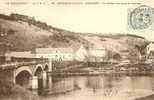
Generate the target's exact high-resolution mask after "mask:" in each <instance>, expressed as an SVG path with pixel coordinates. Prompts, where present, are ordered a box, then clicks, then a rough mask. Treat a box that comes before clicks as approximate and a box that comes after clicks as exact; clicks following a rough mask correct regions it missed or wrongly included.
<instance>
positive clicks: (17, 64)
mask: <svg viewBox="0 0 154 100" xmlns="http://www.w3.org/2000/svg"><path fill="white" fill-rule="evenodd" d="M48 62H49V61H48V60H47V59H45V60H44V59H40V60H33V61H28V62H27V61H22V62H7V63H3V64H1V65H0V69H2V70H5V69H13V68H18V67H20V66H29V65H36V64H42V63H48Z"/></svg>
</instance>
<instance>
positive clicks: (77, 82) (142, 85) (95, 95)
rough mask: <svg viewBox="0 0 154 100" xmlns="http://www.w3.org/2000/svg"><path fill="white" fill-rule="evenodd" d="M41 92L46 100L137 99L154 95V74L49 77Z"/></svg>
mask: <svg viewBox="0 0 154 100" xmlns="http://www.w3.org/2000/svg"><path fill="white" fill-rule="evenodd" d="M43 84H44V85H43ZM39 91H40V92H39V94H40V96H41V97H42V98H43V99H44V100H134V99H135V98H139V97H145V96H148V95H151V94H154V77H153V76H124V75H117V76H112V75H106V76H102V75H100V76H99V75H98V76H69V77H53V76H52V77H51V76H49V77H48V81H44V82H43V83H42V85H41V88H40V89H39Z"/></svg>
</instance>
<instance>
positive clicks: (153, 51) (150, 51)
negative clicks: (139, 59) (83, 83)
mask: <svg viewBox="0 0 154 100" xmlns="http://www.w3.org/2000/svg"><path fill="white" fill-rule="evenodd" d="M146 51H147V53H146V55H147V59H148V58H151V57H152V56H153V54H154V43H153V42H151V43H150V44H149V45H147V47H146ZM152 58H153V57H152Z"/></svg>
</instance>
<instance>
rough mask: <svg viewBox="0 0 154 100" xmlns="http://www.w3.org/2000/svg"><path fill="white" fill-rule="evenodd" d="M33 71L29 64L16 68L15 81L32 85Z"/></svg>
mask: <svg viewBox="0 0 154 100" xmlns="http://www.w3.org/2000/svg"><path fill="white" fill-rule="evenodd" d="M31 78H32V71H31V69H30V68H29V67H28V66H23V67H20V68H17V69H16V70H15V83H16V84H19V85H21V86H23V87H26V88H29V87H30V80H31Z"/></svg>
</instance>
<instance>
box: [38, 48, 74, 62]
mask: <svg viewBox="0 0 154 100" xmlns="http://www.w3.org/2000/svg"><path fill="white" fill-rule="evenodd" d="M35 53H36V58H49V59H52V60H53V61H73V49H72V48H36V51H35Z"/></svg>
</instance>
